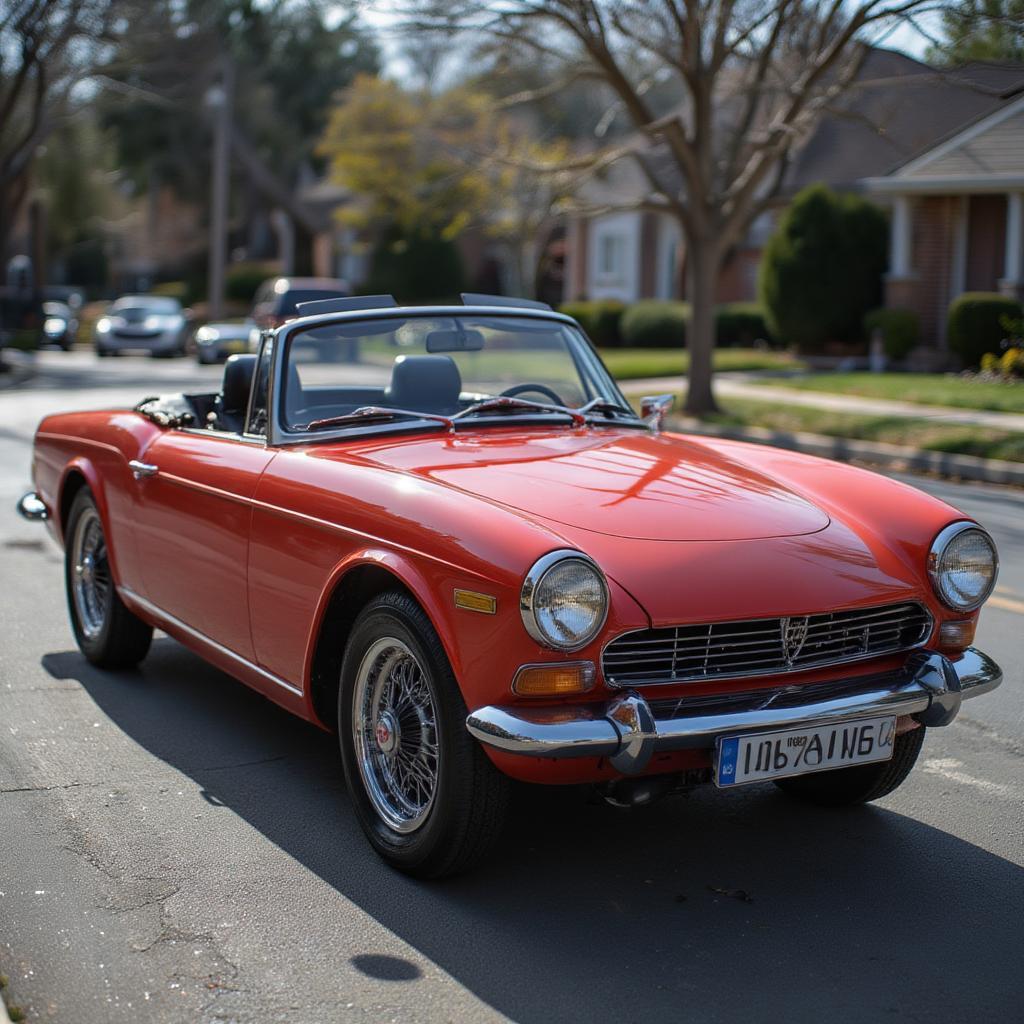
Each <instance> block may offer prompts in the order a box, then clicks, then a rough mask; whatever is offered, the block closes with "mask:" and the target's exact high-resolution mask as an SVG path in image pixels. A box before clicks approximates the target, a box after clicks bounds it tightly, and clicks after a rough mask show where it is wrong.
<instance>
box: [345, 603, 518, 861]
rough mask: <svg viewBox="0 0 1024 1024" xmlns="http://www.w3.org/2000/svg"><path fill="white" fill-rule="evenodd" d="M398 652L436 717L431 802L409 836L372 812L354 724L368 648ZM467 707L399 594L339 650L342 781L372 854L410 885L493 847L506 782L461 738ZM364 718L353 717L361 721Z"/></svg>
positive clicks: (417, 612)
mask: <svg viewBox="0 0 1024 1024" xmlns="http://www.w3.org/2000/svg"><path fill="white" fill-rule="evenodd" d="M392 638H393V639H396V640H398V641H399V642H400V643H401V644H404V645H405V647H406V648H407V649H408V651H409V652H411V654H412V655H413V657H414V658H415V660H416V662H417V663H418V668H419V669H420V670H421V676H420V678H422V680H423V682H424V683H425V684H426V686H427V688H428V690H429V692H430V695H431V698H432V701H433V708H434V709H435V710H436V715H435V718H436V730H435V734H436V748H437V752H438V756H437V761H436V764H437V770H436V782H435V785H434V790H433V793H434V795H433V802H432V804H431V805H430V807H429V810H427V811H426V812H425V816H424V818H423V820H422V823H420V824H419V825H418V827H416V828H415V831H411V832H401V831H398V830H397V829H395V828H393V827H392V826H391V825H390V824H389V823H388V822H387V821H386V820H385V818H384V817H383V816H382V814H381V813H380V812H379V811H378V810H377V808H376V807H375V806H374V803H373V801H372V799H371V797H370V794H369V792H368V788H367V784H366V782H365V781H364V778H363V774H362V772H361V769H360V759H359V755H358V753H357V749H356V738H355V735H354V730H353V721H354V719H355V717H356V710H355V708H354V702H355V700H356V696H357V690H358V687H357V675H358V674H359V673H360V667H361V665H362V663H363V659H364V656H366V654H367V652H368V651H369V650H370V648H371V647H372V646H373V645H374V644H378V643H381V642H384V641H386V640H390V639H392ZM466 714H467V712H466V705H465V703H464V702H463V700H462V694H461V692H460V691H459V687H458V683H457V682H456V680H455V676H454V674H453V672H452V669H451V665H450V664H449V662H448V658H447V656H446V655H445V652H444V648H443V647H442V645H441V641H440V640H439V639H438V637H437V633H436V632H435V631H434V628H433V626H432V625H431V623H430V620H429V619H428V618H427V616H426V615H425V614H424V612H423V610H422V609H421V608H420V607H419V605H418V604H417V603H416V602H415V601H413V600H412V599H411V598H410V597H408V596H407V595H405V594H400V593H386V594H382V595H380V596H378V597H377V598H375V599H374V600H373V601H371V602H370V604H369V605H367V607H366V608H365V609H364V610H363V611H362V613H361V614H360V615H359V617H358V618H357V619H356V621H355V623H354V625H353V627H352V632H351V635H350V637H349V641H348V645H347V647H346V649H345V656H344V659H343V663H342V669H341V684H340V686H339V691H338V735H339V740H340V746H341V757H342V762H343V765H344V768H345V781H346V783H347V785H348V791H349V795H350V796H351V799H352V803H353V806H354V807H355V811H356V815H357V817H358V819H359V823H360V825H361V826H362V828H363V831H364V832H365V833H366V836H367V838H368V839H369V840H370V843H371V844H372V846H373V848H374V849H375V850H376V851H377V853H378V854H379V855H380V856H381V857H382V858H383V859H384V860H385V861H387V863H388V864H390V865H391V866H392V867H395V868H397V869H398V870H399V871H402V872H404V873H405V874H408V875H413V876H414V877H417V878H442V877H447V876H450V875H456V874H459V873H461V872H464V871H466V870H468V869H469V868H471V867H472V866H473V865H475V864H476V863H477V862H478V861H480V860H481V859H482V858H483V857H484V856H485V855H486V854H487V853H488V851H489V850H490V849H491V847H492V845H493V844H494V842H495V841H496V840H497V839H498V837H499V835H500V833H501V829H502V826H503V824H504V820H505V815H506V811H507V808H508V796H509V781H508V779H507V778H506V777H505V776H504V775H502V774H501V773H500V772H499V771H498V770H497V769H496V768H495V767H494V765H493V764H491V762H490V761H489V760H488V758H487V755H486V754H485V753H484V752H483V750H482V749H481V748H480V746H479V744H478V743H477V742H476V741H475V740H474V739H473V738H472V737H471V736H470V735H469V733H468V732H467V730H466V725H465V722H466ZM362 717H363V716H362V715H360V718H362Z"/></svg>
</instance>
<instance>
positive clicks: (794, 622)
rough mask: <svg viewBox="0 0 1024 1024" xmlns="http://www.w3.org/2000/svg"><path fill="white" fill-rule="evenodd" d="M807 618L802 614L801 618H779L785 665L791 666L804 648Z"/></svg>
mask: <svg viewBox="0 0 1024 1024" xmlns="http://www.w3.org/2000/svg"><path fill="white" fill-rule="evenodd" d="M807 625H808V619H807V616H806V615H804V616H802V617H801V618H794V619H791V618H785V619H780V620H779V627H780V631H781V633H782V656H783V657H784V658H785V659H786V665H787V666H791V665H792V664H793V662H794V661H795V660H796V658H797V656H798V655H799V654H800V652H801V651H802V650H803V649H804V644H805V643H807Z"/></svg>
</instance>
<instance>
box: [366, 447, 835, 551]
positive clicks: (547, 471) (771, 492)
mask: <svg viewBox="0 0 1024 1024" xmlns="http://www.w3.org/2000/svg"><path fill="white" fill-rule="evenodd" d="M349 454H350V455H351V454H352V452H351V450H350V453H349ZM358 457H360V458H363V459H366V460H368V461H371V462H374V463H376V464H378V465H381V466H384V467H389V468H391V469H394V470H398V471H401V472H405V473H410V474H413V475H415V476H418V477H423V478H426V479H429V480H431V481H433V482H435V483H440V484H442V485H444V486H447V487H450V488H455V489H458V490H461V491H464V492H465V493H467V494H470V495H473V496H475V497H482V498H485V499H487V500H489V501H492V502H497V503H499V504H501V505H504V506H506V507H508V508H511V509H515V510H517V511H519V512H521V513H523V514H525V515H527V516H530V517H535V518H538V519H543V520H547V521H549V522H551V523H552V524H559V525H560V526H564V527H571V528H572V529H573V530H574V531H575V530H586V531H589V532H592V533H595V534H601V535H605V536H610V537H620V538H623V539H629V540H648V541H738V540H759V539H765V538H770V537H801V536H807V535H809V534H813V533H817V532H819V531H821V530H823V529H825V528H826V527H827V526H828V525H829V517H828V515H827V514H826V513H825V512H824V511H822V509H821V508H819V507H818V506H817V505H815V504H813V503H812V502H810V501H808V500H807V499H806V498H804V497H801V496H800V495H799V494H797V493H796V492H795V491H793V490H791V489H790V488H789V487H787V486H785V485H784V484H782V483H780V482H778V481H775V480H773V479H771V478H770V477H768V476H766V475H764V474H763V473H760V472H758V471H757V470H756V469H753V468H751V467H750V466H748V465H745V464H743V463H741V462H739V461H736V460H733V459H731V458H729V457H728V456H727V455H724V454H722V453H720V452H717V451H715V450H713V449H712V448H711V447H709V446H706V445H704V444H701V443H700V442H699V441H697V440H695V439H686V438H680V437H671V436H666V435H663V434H662V435H655V434H650V433H647V432H641V431H638V430H611V429H605V428H594V429H591V430H587V431H567V430H562V431H550V432H549V431H536V430H534V431H524V430H515V431H512V430H489V431H480V432H478V433H473V434H468V433H465V434H457V435H454V436H444V437H439V436H435V435H429V436H419V437H415V438H409V437H403V438H394V439H389V440H388V441H386V442H377V443H373V444H367V445H365V446H360V449H359V451H358Z"/></svg>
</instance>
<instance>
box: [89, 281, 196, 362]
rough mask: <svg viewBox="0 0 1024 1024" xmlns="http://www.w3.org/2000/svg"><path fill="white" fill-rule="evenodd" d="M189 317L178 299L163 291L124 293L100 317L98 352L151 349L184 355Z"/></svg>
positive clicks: (161, 353)
mask: <svg viewBox="0 0 1024 1024" xmlns="http://www.w3.org/2000/svg"><path fill="white" fill-rule="evenodd" d="M188 336H189V321H188V317H187V315H186V313H185V310H184V309H182V306H181V303H180V302H179V301H178V300H177V299H171V298H167V297H166V296H163V295H124V296H122V297H121V298H120V299H118V300H117V301H116V302H115V303H114V304H113V305H112V306H111V307H110V309H109V310H108V311H107V314H106V316H103V317H100V319H99V320H97V321H96V330H95V333H94V336H93V343H94V345H95V347H96V354H97V355H100V356H109V355H113V354H114V353H117V352H148V353H149V354H150V355H151V356H180V355H184V354H185V349H186V346H187V344H188Z"/></svg>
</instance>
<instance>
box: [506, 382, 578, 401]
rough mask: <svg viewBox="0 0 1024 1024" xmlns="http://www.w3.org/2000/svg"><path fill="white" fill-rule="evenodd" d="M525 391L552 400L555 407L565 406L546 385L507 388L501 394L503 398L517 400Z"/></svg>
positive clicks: (519, 385) (524, 385) (517, 385)
mask: <svg viewBox="0 0 1024 1024" xmlns="http://www.w3.org/2000/svg"><path fill="white" fill-rule="evenodd" d="M524 391H536V392H537V393H538V394H541V395H543V396H544V397H545V398H550V399H551V401H552V402H554V403H555V405H565V402H563V401H562V399H561V397H560V396H559V395H556V394H555V393H554V391H552V390H551V388H549V387H547V386H545V385H544V384H516V385H515V386H514V387H511V388H506V389H505V390H504V391H502V393H501V397H502V398H515V397H516V395H521V394H523V392H524Z"/></svg>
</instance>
